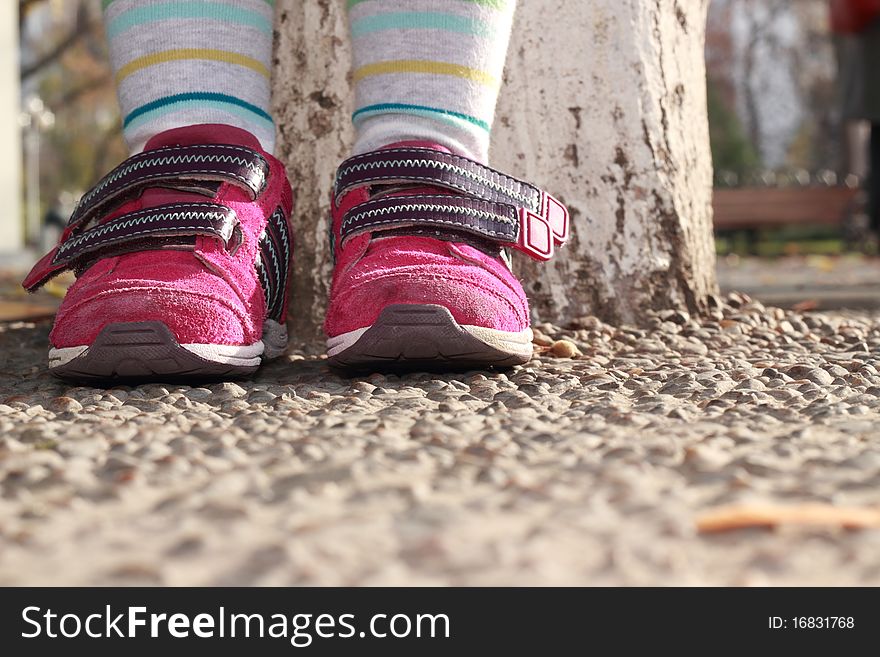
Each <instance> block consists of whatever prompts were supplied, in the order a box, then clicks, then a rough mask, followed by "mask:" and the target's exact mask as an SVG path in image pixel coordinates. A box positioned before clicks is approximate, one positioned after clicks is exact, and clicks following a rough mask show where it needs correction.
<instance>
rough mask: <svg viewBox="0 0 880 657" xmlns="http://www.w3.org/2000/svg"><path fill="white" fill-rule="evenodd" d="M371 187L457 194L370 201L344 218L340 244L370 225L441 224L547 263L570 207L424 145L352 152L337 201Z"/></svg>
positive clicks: (339, 177)
mask: <svg viewBox="0 0 880 657" xmlns="http://www.w3.org/2000/svg"><path fill="white" fill-rule="evenodd" d="M377 184H381V185H395V184H421V185H426V186H431V187H440V188H443V189H448V190H450V192H453V194H455V195H450V196H439V197H437V200H435V201H431V200H428V197H424V196H401V197H382V198H380V199H379V200H375V201H368V202H367V203H364V204H362V205H360V206H358V207H356V208H354V209H353V210H351V211H350V212H349V213H348V214H347V215H346V218H345V220H344V221H343V226H342V231H341V237H342V239H343V240H344V239H345V237H346V235H350V234H352V233H353V232H361V231H363V230H367V229H368V228H369V229H373V230H382V229H384V228H388V227H392V226H393V227H402V226H406V225H421V226H429V225H433V226H435V227H441V226H446V227H447V228H455V229H458V230H465V231H467V232H469V233H473V234H478V235H480V236H482V237H485V238H487V239H492V240H494V241H497V242H501V243H503V244H505V245H508V246H512V248H516V249H518V250H520V251H523V252H524V253H527V254H528V255H529V256H531V257H532V258H535V259H537V260H548V259H550V258H551V257H552V256H553V253H554V251H555V247H556V246H561V245H563V244H564V243H565V242H566V241H567V240H568V236H569V231H570V221H569V213H568V209H567V208H566V207H565V206H564V205H563V204H562V203H560V202H559V201H558V200H557V199H555V198H553V197H552V196H551V195H550V194H548V193H547V192H544V191H542V190H540V189H538V188H537V187H535V186H533V185H530V184H528V183H525V182H523V181H521V180H518V179H516V178H513V177H512V176H508V175H506V174H504V173H501V172H500V171H496V170H495V169H492V168H490V167H487V166H485V165H483V164H480V163H479V162H475V161H473V160H470V159H468V158H466V157H463V156H461V155H454V154H452V153H444V152H442V151H436V150H433V149H430V148H387V149H383V150H378V151H372V152H369V153H364V154H362V155H356V156H354V157H352V158H349V159H348V160H346V161H345V162H343V163H342V165H341V166H340V167H339V169H338V171H337V172H336V186H335V194H336V202H337V203H338V202H339V201H340V199H341V197H342V196H344V195H345V194H346V193H347V192H349V191H351V190H353V189H356V188H358V187H363V186H367V185H377ZM458 194H461V196H458ZM395 199H396V200H395ZM401 199H405V200H401ZM415 199H422V200H415ZM508 243H511V244H508Z"/></svg>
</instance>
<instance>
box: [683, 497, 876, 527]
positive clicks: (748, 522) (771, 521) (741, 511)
mask: <svg viewBox="0 0 880 657" xmlns="http://www.w3.org/2000/svg"><path fill="white" fill-rule="evenodd" d="M779 525H809V526H814V527H815V526H823V527H844V528H847V529H868V528H880V509H877V508H859V507H837V506H832V505H830V504H801V505H797V506H779V505H773V504H743V505H738V506H726V507H720V508H717V509H711V510H709V511H706V512H705V513H702V514H701V515H699V516H698V517H697V531H699V532H701V533H704V534H710V533H716V532H725V531H733V530H735V529H745V528H749V527H777V526H779Z"/></svg>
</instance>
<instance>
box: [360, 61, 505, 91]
mask: <svg viewBox="0 0 880 657" xmlns="http://www.w3.org/2000/svg"><path fill="white" fill-rule="evenodd" d="M387 73H433V74H440V75H454V76H455V77H459V78H464V79H465V80H471V81H473V82H479V83H480V84H484V85H486V86H487V87H497V86H499V81H498V79H497V78H495V77H494V76H491V75H489V74H488V73H485V72H483V71H480V70H478V69H475V68H468V67H467V66H460V65H459V64H450V63H448V62H432V61H428V60H418V59H398V60H395V61H390V62H376V63H375V64H367V65H366V66H361V67H360V68H359V69H357V70H356V71H355V72H354V81H355V82H359V81H360V80H363V79H364V78H366V77H370V76H371V75H384V74H387Z"/></svg>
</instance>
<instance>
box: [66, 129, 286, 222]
mask: <svg viewBox="0 0 880 657" xmlns="http://www.w3.org/2000/svg"><path fill="white" fill-rule="evenodd" d="M268 177H269V163H268V162H267V161H266V159H265V158H264V157H263V156H262V155H260V153H258V152H257V151H254V150H252V149H250V148H245V147H243V146H231V145H222V144H220V145H217V144H204V145H193V146H172V147H168V148H158V149H156V150H152V151H145V152H143V153H140V154H138V155H135V156H133V157H130V158H129V159H127V160H126V161H125V162H123V163H122V164H120V165H119V166H118V167H117V168H116V169H114V170H113V171H111V172H110V173H109V174H107V175H106V176H104V178H102V179H101V181H100V182H99V183H98V184H97V185H95V187H94V188H93V189H92V190H91V191H89V192H88V193H86V194H85V196H83V198H82V199H81V200H80V202H79V205H78V206H77V208H76V210H75V211H74V213H73V215H72V216H71V217H70V223H69V225H71V226H75V225H79V224H87V223H88V222H90V221H91V220H92V219H94V218H95V217H97V216H100V215H101V214H104V215H106V214H107V212H109V211H110V210H112V208H113V207H114V206H118V205H119V203H121V202H123V201H125V200H126V199H128V198H131V197H133V196H136V195H137V194H139V193H140V192H141V191H142V190H143V189H144V188H146V187H155V186H163V187H172V188H174V189H179V190H183V191H195V192H199V193H205V194H208V195H209V196H214V193H215V191H216V183H222V182H227V183H231V184H235V185H238V186H239V187H241V188H242V189H244V190H245V191H247V192H248V193H249V194H250V196H251V198H253V199H256V198H257V196H259V195H260V193H261V192H262V191H263V189H264V188H265V186H266V181H267V180H268Z"/></svg>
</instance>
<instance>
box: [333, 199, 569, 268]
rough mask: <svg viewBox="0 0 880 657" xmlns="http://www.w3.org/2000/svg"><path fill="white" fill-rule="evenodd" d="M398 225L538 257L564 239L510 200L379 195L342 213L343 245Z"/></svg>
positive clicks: (545, 255)
mask: <svg viewBox="0 0 880 657" xmlns="http://www.w3.org/2000/svg"><path fill="white" fill-rule="evenodd" d="M566 225H567V222H566ZM400 228H433V229H437V230H438V231H441V232H442V231H454V232H459V233H461V232H464V233H467V234H469V235H474V236H476V237H480V238H483V239H486V240H488V241H491V242H493V243H496V244H498V245H499V246H502V247H509V248H513V249H516V250H518V251H522V252H523V253H525V254H527V255H529V256H530V257H532V258H534V259H535V260H541V261H545V260H549V259H550V258H552V257H553V254H554V252H555V247H556V246H560V245H562V244H563V242H564V240H563V239H561V238H559V237H558V236H557V235H556V233H555V232H554V229H553V227H552V226H551V224H550V223H548V222H547V220H546V219H545V218H544V217H543V216H541V215H540V214H537V213H534V212H531V211H529V210H527V209H525V208H517V207H515V206H513V205H511V204H509V203H496V202H494V201H484V200H481V199H476V198H471V197H467V196H454V195H448V194H447V195H427V194H414V195H409V196H383V197H379V198H376V199H372V200H370V201H366V202H364V203H361V204H360V205H358V206H356V207H354V208H352V209H351V210H349V211H348V212H347V213H346V214H345V216H344V217H343V219H342V227H341V231H340V236H341V238H342V240H343V243H344V241H345V240H346V239H348V238H349V237H353V236H355V235H359V234H361V233H365V232H378V231H382V230H392V229H400Z"/></svg>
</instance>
